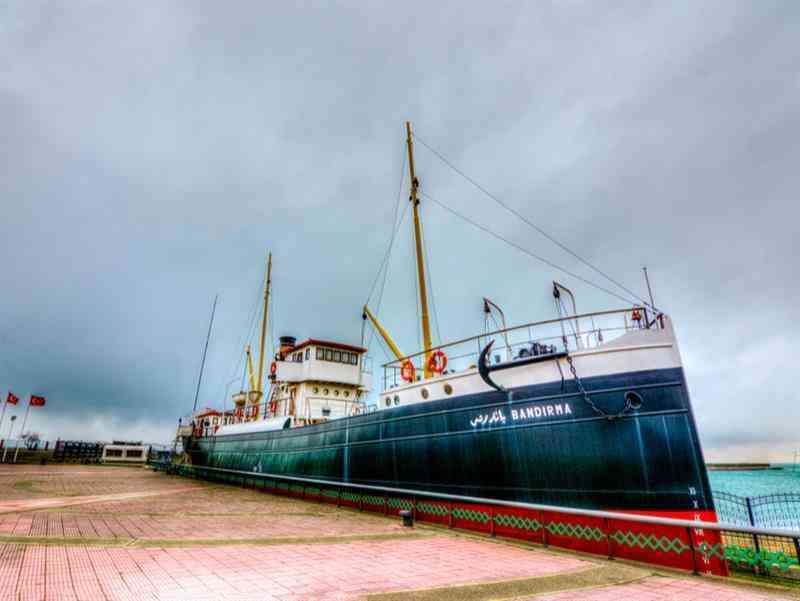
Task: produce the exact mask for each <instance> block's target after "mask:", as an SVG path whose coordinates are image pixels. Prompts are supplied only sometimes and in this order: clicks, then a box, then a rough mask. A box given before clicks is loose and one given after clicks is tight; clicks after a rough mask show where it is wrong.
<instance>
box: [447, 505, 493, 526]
mask: <svg viewBox="0 0 800 601" xmlns="http://www.w3.org/2000/svg"><path fill="white" fill-rule="evenodd" d="M453 517H454V518H457V519H459V520H466V521H468V522H477V523H479V524H485V523H487V522H488V521H489V514H488V513H486V512H485V511H477V510H474V509H465V508H464V507H454V508H453Z"/></svg>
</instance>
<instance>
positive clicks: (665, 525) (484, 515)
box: [175, 464, 800, 582]
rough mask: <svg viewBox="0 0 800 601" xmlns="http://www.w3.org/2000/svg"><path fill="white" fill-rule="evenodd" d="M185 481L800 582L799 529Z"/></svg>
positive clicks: (236, 476) (413, 495) (240, 479)
mask: <svg viewBox="0 0 800 601" xmlns="http://www.w3.org/2000/svg"><path fill="white" fill-rule="evenodd" d="M175 469H176V470H177V472H178V473H179V474H181V475H184V476H189V477H197V478H203V479H206V480H212V481H217V482H223V483H230V484H237V485H240V486H246V487H251V488H254V489H257V490H263V491H265V492H271V493H277V494H282V495H288V496H295V497H298V498H302V499H307V500H313V501H318V502H323V503H335V504H336V505H337V506H342V507H352V508H355V509H358V510H361V511H372V512H377V513H383V514H384V515H390V514H392V515H396V514H397V513H398V512H399V511H401V510H408V511H411V512H412V515H413V516H414V518H415V519H416V520H419V521H422V522H429V523H434V524H440V525H442V526H445V527H449V528H458V529H464V530H471V531H475V532H480V533H484V534H487V535H489V536H503V537H508V538H516V539H522V540H526V541H529V542H533V543H538V544H542V545H545V546H554V547H561V548H566V549H572V550H575V551H581V552H584V553H591V554H595V555H600V556H604V557H608V558H609V559H611V558H620V559H628V560H633V561H639V562H644V563H649V564H654V565H660V566H667V567H670V568H677V569H684V570H689V571H692V572H694V573H706V574H715V575H719V576H727V575H730V574H731V573H732V572H739V571H746V572H748V573H752V574H755V575H757V576H759V577H763V578H773V579H781V580H787V579H788V580H793V581H795V582H797V581H799V580H800V559H799V558H800V532H791V531H787V530H780V529H766V528H755V527H752V526H737V525H732V524H725V523H715V522H700V521H689V520H678V519H670V518H656V517H650V516H642V515H635V514H625V513H615V512H608V511H595V510H588V509H571V508H564V507H553V506H549V505H537V504H532V503H520V502H514V501H501V500H497V499H484V498H476V497H465V496H458V495H449V494H445V493H438V492H430V491H418V490H405V489H398V488H389V487H382V486H370V485H363V484H351V483H344V482H332V481H328V480H317V479H313V478H298V477H293V476H283V475H280V474H264V473H258V472H247V471H239V470H231V469H223V468H213V467H205V466H193V465H188V464H184V465H180V466H176V468H175Z"/></svg>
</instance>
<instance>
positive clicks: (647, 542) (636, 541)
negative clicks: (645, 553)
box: [611, 530, 692, 555]
mask: <svg viewBox="0 0 800 601" xmlns="http://www.w3.org/2000/svg"><path fill="white" fill-rule="evenodd" d="M611 540H613V541H614V542H615V543H617V544H618V545H622V546H624V547H634V548H637V549H645V550H649V551H663V552H664V553H675V554H676V555H682V554H683V553H685V552H686V551H691V550H692V548H691V547H690V546H689V545H687V544H686V543H684V542H683V541H682V540H681V539H679V538H668V537H666V536H656V535H654V534H642V533H636V532H631V531H628V532H623V531H622V530H617V531H616V532H614V534H612V535H611Z"/></svg>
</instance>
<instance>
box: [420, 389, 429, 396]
mask: <svg viewBox="0 0 800 601" xmlns="http://www.w3.org/2000/svg"><path fill="white" fill-rule="evenodd" d="M419 393H420V394H421V395H422V398H423V399H427V398H428V397H429V396H430V393H429V392H428V389H427V388H423V389H421V390H420V391H419Z"/></svg>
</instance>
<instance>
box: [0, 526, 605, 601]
mask: <svg viewBox="0 0 800 601" xmlns="http://www.w3.org/2000/svg"><path fill="white" fill-rule="evenodd" d="M591 565H592V564H590V563H588V562H585V561H583V560H580V559H577V558H572V557H567V556H561V555H558V556H553V555H549V554H546V553H543V552H538V551H530V550H526V549H521V548H517V547H511V546H505V545H496V544H492V543H490V542H484V541H474V540H468V539H460V538H455V537H449V536H436V537H430V538H425V539H413V540H411V539H409V540H394V541H381V542H370V541H360V542H355V543H346V544H306V545H273V546H267V547H264V546H248V545H235V546H222V547H186V548H122V547H113V548H104V547H83V546H69V547H50V546H47V547H46V546H39V545H14V544H6V545H2V546H0V600H2V601H6V600H8V601H11V600H12V599H15V600H16V599H32V600H37V601H46V600H50V601H55V600H62V599H63V600H67V599H79V600H81V601H94V600H103V601H105V600H112V599H113V600H117V599H119V600H128V599H130V600H135V601H142V600H144V599H168V600H176V601H178V600H182V599H192V600H198V601H199V600H205V599H209V600H211V599H231V600H234V599H235V600H237V601H238V600H241V601H247V600H250V599H252V600H258V601H270V600H282V601H306V600H308V599H319V600H321V601H334V600H342V601H343V600H349V599H356V598H358V597H359V596H361V595H363V594H365V593H370V592H380V591H399V590H408V589H418V588H430V587H440V586H448V585H454V584H465V583H472V582H484V581H494V580H507V579H513V578H526V577H534V576H545V575H550V574H556V573H559V572H564V571H571V570H577V569H582V568H588V567H591Z"/></svg>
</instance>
